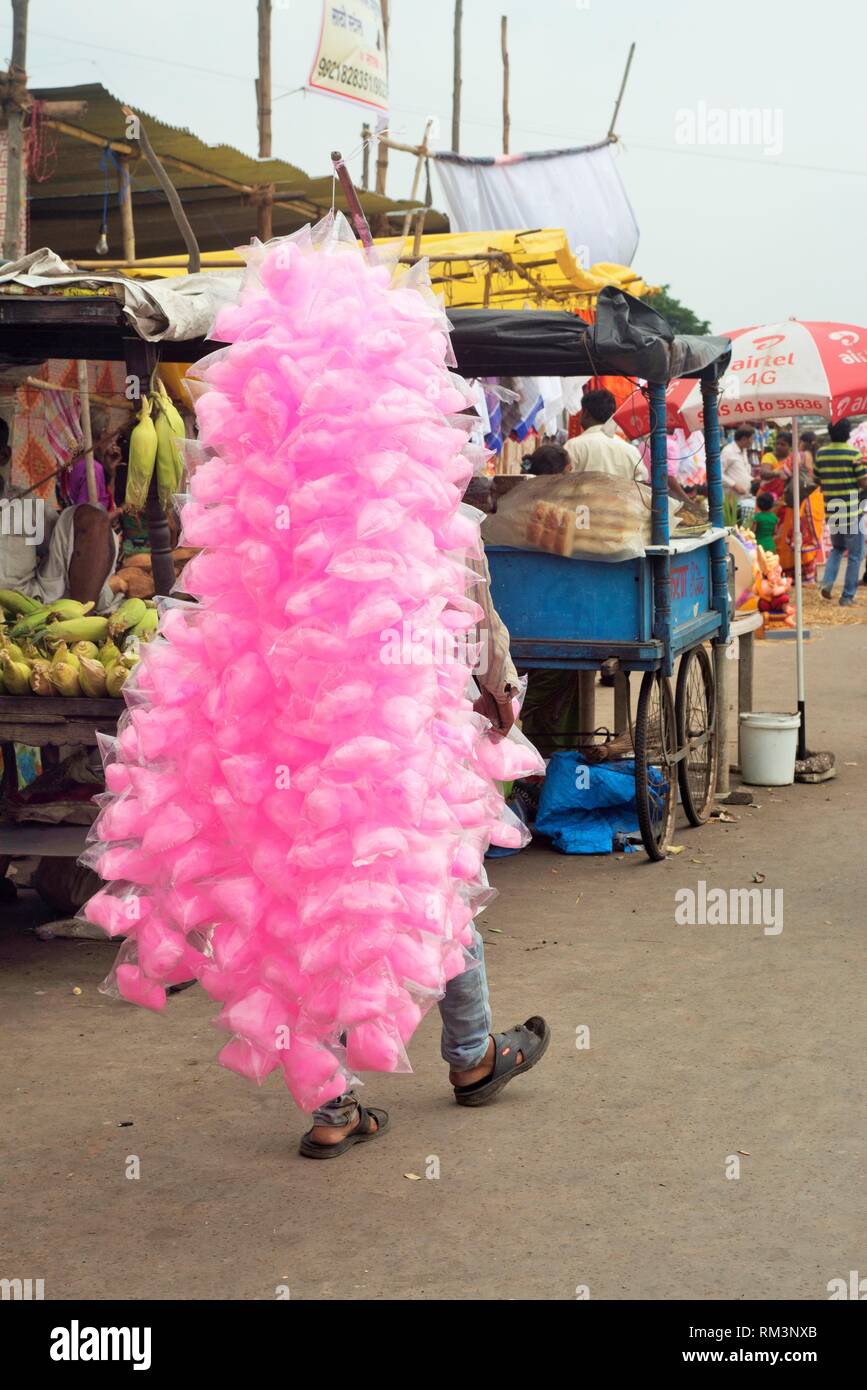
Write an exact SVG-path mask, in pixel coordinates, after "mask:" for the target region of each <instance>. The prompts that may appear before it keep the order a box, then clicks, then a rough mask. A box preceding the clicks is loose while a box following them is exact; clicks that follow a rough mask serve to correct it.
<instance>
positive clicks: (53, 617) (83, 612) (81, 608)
mask: <svg viewBox="0 0 867 1390" xmlns="http://www.w3.org/2000/svg"><path fill="white" fill-rule="evenodd" d="M93 606H94V605H93V604H92V603H79V602H78V599H75V598H59V599H57V601H56V602H55V603H49V605H48V613H47V617H48V621H49V623H58V622H65V621H67V620H68V619H70V618H86V617H87V615H88V613H89V612H90V610H91V608H93Z"/></svg>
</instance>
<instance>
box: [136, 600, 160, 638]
mask: <svg viewBox="0 0 867 1390" xmlns="http://www.w3.org/2000/svg"><path fill="white" fill-rule="evenodd" d="M159 622H160V615H159V613H158V612H157V610H156V609H155V608H148V610H147V611H146V613H145V614H144V617H142V618H139V620H138V622H137V623H136V624H135V626H134V627H131V628H130V630H129V635H130V637H137V638H138V640H139V641H140V642H149V641H150V639H151V638H152V637H153V635H154V633H155V632H156V630H157V628H158V627H159Z"/></svg>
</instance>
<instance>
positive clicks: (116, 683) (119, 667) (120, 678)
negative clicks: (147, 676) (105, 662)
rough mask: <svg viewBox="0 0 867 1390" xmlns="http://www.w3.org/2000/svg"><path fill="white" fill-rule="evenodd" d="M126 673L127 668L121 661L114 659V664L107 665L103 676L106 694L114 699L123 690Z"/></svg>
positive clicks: (127, 672)
mask: <svg viewBox="0 0 867 1390" xmlns="http://www.w3.org/2000/svg"><path fill="white" fill-rule="evenodd" d="M128 675H129V670H128V669H127V667H126V666H124V664H123V662H122V661H115V663H114V665H112V666H109V668H108V671H107V672H106V676H105V688H106V694H107V695H111V696H112V698H113V699H116V698H117V696H118V695H119V694H120V692H121V691H122V690H123V687H124V683H125V681H126V678H127V676H128Z"/></svg>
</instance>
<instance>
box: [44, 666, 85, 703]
mask: <svg viewBox="0 0 867 1390" xmlns="http://www.w3.org/2000/svg"><path fill="white" fill-rule="evenodd" d="M48 679H49V680H50V681H51V684H52V685H53V686H54V688H55V690H57V691H58V692H59V693H60V694H61V695H80V694H81V683H80V681H79V679H78V672H77V671H76V670H75V667H74V666H70V665H69V664H68V662H65V661H61V662H59V664H58V665H57V666H49V668H48Z"/></svg>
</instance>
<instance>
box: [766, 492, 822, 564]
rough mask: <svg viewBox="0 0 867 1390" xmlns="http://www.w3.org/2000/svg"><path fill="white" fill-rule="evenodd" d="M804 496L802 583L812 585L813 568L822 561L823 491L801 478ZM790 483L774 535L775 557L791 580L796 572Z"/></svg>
mask: <svg viewBox="0 0 867 1390" xmlns="http://www.w3.org/2000/svg"><path fill="white" fill-rule="evenodd" d="M802 484H803V489H804V495H803V497H802V499H801V507H800V513H801V579H802V581H803V583H804V584H815V582H816V567H817V565H820V564H822V563H823V562H824V560H825V551H824V549H823V547H822V532H823V530H824V527H825V499H824V497H823V496H822V489H821V488H820V487H817V486H816V484H815V483H814V482H812V480H809V479H807V478H802ZM793 502H794V499H793V496H792V483H791V480H790V481H789V483H788V484H787V486H786V491H785V496H784V499H783V507H782V509H781V514H780V520H779V524H778V526H777V529H776V531H775V533H774V540H775V541H776V545H777V554H778V556H779V557H780V564H781V565H782V567H783V573H784V574H785V575H786V576H787V577H789V578H791V577H792V576H794V573H795V551H794V534H795V508H794V505H793Z"/></svg>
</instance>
